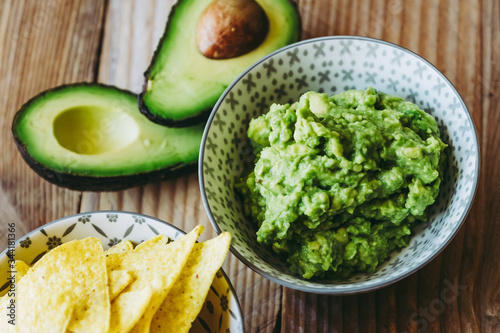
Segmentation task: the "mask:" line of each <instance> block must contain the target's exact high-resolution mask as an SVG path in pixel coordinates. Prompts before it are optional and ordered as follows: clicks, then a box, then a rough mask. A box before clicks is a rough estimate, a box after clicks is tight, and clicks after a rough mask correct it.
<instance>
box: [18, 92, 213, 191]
mask: <svg viewBox="0 0 500 333" xmlns="http://www.w3.org/2000/svg"><path fill="white" fill-rule="evenodd" d="M203 128H204V126H203V125H202V124H200V125H196V126H192V127H185V128H167V127H164V126H161V125H158V124H155V123H152V122H151V121H149V120H148V119H147V118H146V117H144V116H143V115H142V114H141V113H140V112H139V109H138V107H137V96H136V95H134V94H132V93H130V92H127V91H123V90H119V89H117V88H115V87H111V86H105V85H100V84H76V85H68V86H61V87H58V88H54V89H51V90H48V91H46V92H43V93H41V94H39V95H38V96H36V97H34V98H33V99H31V100H30V101H29V102H27V103H26V104H25V105H24V106H23V107H22V108H21V109H20V110H19V111H18V113H17V114H16V116H15V118H14V121H13V124H12V131H13V134H14V138H15V140H16V143H17V145H18V148H19V150H20V151H21V153H22V155H23V157H24V158H25V160H26V161H27V162H28V164H29V165H30V166H31V167H32V168H33V169H34V170H35V171H37V172H38V173H39V174H40V175H41V176H42V177H44V178H45V179H47V180H49V181H51V182H53V183H56V184H57V185H60V186H63V187H68V188H73V189H79V190H116V189H123V188H127V187H132V186H136V185H139V184H144V183H147V182H150V181H153V180H158V179H162V178H166V177H168V176H169V175H170V174H173V173H176V172H178V171H179V170H181V169H183V168H184V167H187V166H188V165H195V164H196V161H197V158H198V151H199V148H200V142H201V137H202V134H203Z"/></svg>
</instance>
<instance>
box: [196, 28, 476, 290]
mask: <svg viewBox="0 0 500 333" xmlns="http://www.w3.org/2000/svg"><path fill="white" fill-rule="evenodd" d="M478 163H479V154H478V145H477V138H476V132H475V127H474V124H473V121H472V118H471V116H470V114H469V112H468V110H467V108H466V105H465V103H464V102H463V100H462V99H461V97H460V95H459V94H458V92H457V91H456V90H455V88H454V87H453V86H452V84H451V83H450V82H449V81H448V80H447V79H446V78H445V77H444V76H443V75H442V74H441V73H440V72H439V71H438V70H437V69H436V68H435V67H433V66H432V65H431V64H430V63H428V62H427V61H425V60H424V59H422V58H421V57H419V56H418V55H416V54H414V53H412V52H410V51H408V50H405V49H403V48H401V47H399V46H397V45H394V44H390V43H387V42H383V41H380V40H375V39H369V38H360V37H346V36H339V37H322V38H316V39H311V40H306V41H302V42H299V43H296V44H293V45H291V46H288V47H285V48H283V49H281V50H278V51H276V52H274V53H272V54H270V55H268V56H267V57H264V58H263V59H261V60H259V61H258V62H257V63H255V64H254V65H252V66H251V67H250V68H248V69H247V70H246V71H245V72H244V73H242V74H241V75H240V77H238V78H237V79H236V80H235V81H234V82H233V83H232V85H230V86H229V87H228V88H227V90H226V92H225V93H224V94H223V95H222V97H221V98H220V99H219V101H218V103H217V105H216V106H215V108H214V109H213V111H212V114H211V116H210V119H209V121H208V122H207V126H206V128H205V133H204V136H203V140H202V145H201V150H200V160H199V179H200V190H201V194H202V199H203V202H204V205H205V208H206V211H207V214H208V216H209V218H210V220H211V222H212V224H213V226H214V227H215V229H216V230H217V231H218V232H221V231H230V232H231V233H232V235H233V243H232V246H231V251H232V252H233V253H234V254H235V255H236V256H237V257H238V258H239V259H240V260H241V261H242V262H243V263H245V264H246V265H247V266H248V267H249V268H251V269H253V270H255V271H256V272H258V273H260V274H262V275H263V276H265V277H267V278H269V279H271V280H272V281H274V282H277V283H280V284H282V285H284V286H286V287H290V288H294V289H298V290H303V291H309V292H315V293H327V294H339V295H340V294H352V293H357V292H363V291H368V290H374V289H377V288H381V287H383V286H386V285H388V284H391V283H394V282H396V281H398V280H400V279H402V278H404V277H405V276H408V275H409V274H411V273H413V272H415V271H416V270H418V269H419V268H421V267H422V266H424V265H425V264H426V263H428V262H429V261H431V260H432V259H433V258H434V257H436V256H437V255H438V254H439V253H440V252H441V251H442V250H443V249H444V248H445V247H446V245H447V244H448V243H449V242H450V241H451V239H452V238H453V236H454V235H455V234H456V232H457V231H458V229H459V228H460V226H461V225H462V223H463V221H464V220H465V218H466V216H467V213H468V211H469V209H470V206H471V204H472V201H473V198H474V193H475V189H476V185H477V177H478Z"/></svg>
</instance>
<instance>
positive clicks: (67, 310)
mask: <svg viewBox="0 0 500 333" xmlns="http://www.w3.org/2000/svg"><path fill="white" fill-rule="evenodd" d="M17 309H18V310H19V311H18V315H19V318H18V322H19V325H20V326H19V328H20V330H21V331H26V332H65V330H66V327H67V328H68V329H69V330H70V331H72V332H75V333H79V332H85V333H92V332H103V331H106V330H107V328H108V325H109V313H110V306H109V296H108V288H107V274H106V260H105V256H104V252H103V250H102V244H101V241H100V240H99V239H97V238H91V237H88V238H85V239H82V240H75V241H71V242H68V243H65V244H62V245H60V246H58V247H56V248H55V249H53V250H51V251H49V252H48V253H47V254H46V255H45V256H43V257H42V259H40V260H39V261H38V262H37V263H36V264H35V265H34V266H33V267H32V268H31V269H30V270H29V271H28V273H27V274H26V275H25V276H24V278H23V279H22V280H21V281H20V282H19V289H18V307H17ZM70 314H71V315H70ZM68 320H69V322H68Z"/></svg>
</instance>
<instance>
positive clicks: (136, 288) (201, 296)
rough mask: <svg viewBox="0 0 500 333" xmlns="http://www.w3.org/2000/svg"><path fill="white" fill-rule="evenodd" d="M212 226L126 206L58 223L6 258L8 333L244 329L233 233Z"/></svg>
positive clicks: (1, 293)
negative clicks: (208, 234)
mask: <svg viewBox="0 0 500 333" xmlns="http://www.w3.org/2000/svg"><path fill="white" fill-rule="evenodd" d="M202 232H203V226H197V227H196V228H194V229H193V230H192V231H190V232H188V233H187V234H186V233H184V232H183V231H182V230H180V229H178V228H176V227H174V226H172V225H170V224H168V223H166V222H163V221H161V220H158V219H156V218H153V217H149V216H146V215H141V214H136V213H129V212H118V211H100V212H88V213H82V214H77V215H73V216H69V217H65V218H62V219H59V220H56V221H53V222H50V223H48V224H46V225H44V226H42V227H40V228H38V229H36V230H34V231H32V232H30V233H28V234H27V235H25V236H23V237H21V238H20V239H19V240H18V241H16V242H15V243H14V244H13V243H10V244H8V248H7V249H6V250H5V251H4V252H2V253H1V254H0V279H1V280H0V281H1V283H0V303H1V308H2V310H1V311H2V312H4V313H2V315H1V317H0V318H1V320H0V331H1V332H18V330H21V331H23V332H24V331H26V332H63V333H64V332H86V333H92V332H110V333H111V332H207V331H209V332H244V325H243V317H242V313H241V307H240V305H239V302H238V299H237V296H236V293H235V291H234V288H233V287H232V285H231V282H230V281H229V279H228V277H227V276H226V274H225V273H224V272H223V270H222V269H221V268H220V267H221V265H222V263H223V262H224V260H225V258H226V255H227V252H228V249H229V244H230V242H231V235H230V234H228V233H225V234H221V235H219V236H217V237H215V238H213V239H210V240H207V241H204V242H197V239H198V237H199V236H200V234H201V233H202Z"/></svg>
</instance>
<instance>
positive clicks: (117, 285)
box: [108, 270, 133, 301]
mask: <svg viewBox="0 0 500 333" xmlns="http://www.w3.org/2000/svg"><path fill="white" fill-rule="evenodd" d="M132 280H133V278H132V275H130V273H129V272H127V271H126V270H116V271H110V272H108V290H109V301H112V300H114V299H115V297H116V296H118V294H120V293H121V292H122V291H123V289H125V288H126V287H127V286H128V285H129V284H130V282H132Z"/></svg>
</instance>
